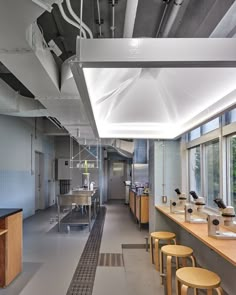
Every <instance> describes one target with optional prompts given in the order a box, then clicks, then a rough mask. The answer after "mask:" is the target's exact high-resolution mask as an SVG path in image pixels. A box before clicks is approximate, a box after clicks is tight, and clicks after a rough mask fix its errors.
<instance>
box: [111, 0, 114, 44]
mask: <svg viewBox="0 0 236 295" xmlns="http://www.w3.org/2000/svg"><path fill="white" fill-rule="evenodd" d="M111 5H112V25H111V36H112V38H115V0H112V4H111Z"/></svg>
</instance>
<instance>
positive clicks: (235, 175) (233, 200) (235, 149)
mask: <svg viewBox="0 0 236 295" xmlns="http://www.w3.org/2000/svg"><path fill="white" fill-rule="evenodd" d="M228 142H229V161H228V163H229V196H230V204H229V205H231V206H234V208H235V210H236V135H233V136H230V137H229V141H228Z"/></svg>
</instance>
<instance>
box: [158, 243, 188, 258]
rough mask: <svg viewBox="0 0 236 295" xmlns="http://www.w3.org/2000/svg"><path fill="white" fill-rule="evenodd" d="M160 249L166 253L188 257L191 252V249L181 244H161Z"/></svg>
mask: <svg viewBox="0 0 236 295" xmlns="http://www.w3.org/2000/svg"><path fill="white" fill-rule="evenodd" d="M161 251H162V252H163V253H164V254H166V255H171V256H176V257H188V256H191V255H192V254H193V249H192V248H190V247H187V246H182V245H166V246H162V248H161Z"/></svg>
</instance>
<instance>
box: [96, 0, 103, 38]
mask: <svg viewBox="0 0 236 295" xmlns="http://www.w3.org/2000/svg"><path fill="white" fill-rule="evenodd" d="M97 8H98V25H99V36H100V37H102V24H101V13H100V4H99V0H97Z"/></svg>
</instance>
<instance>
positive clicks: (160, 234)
mask: <svg viewBox="0 0 236 295" xmlns="http://www.w3.org/2000/svg"><path fill="white" fill-rule="evenodd" d="M160 240H163V241H165V242H166V243H168V244H170V243H171V242H173V243H174V244H176V238H175V234H174V233H171V232H166V231H156V232H152V233H150V252H151V259H152V264H154V262H155V266H156V270H157V271H159V241H160ZM153 242H154V244H155V255H154V253H153ZM154 256H155V259H154Z"/></svg>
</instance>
